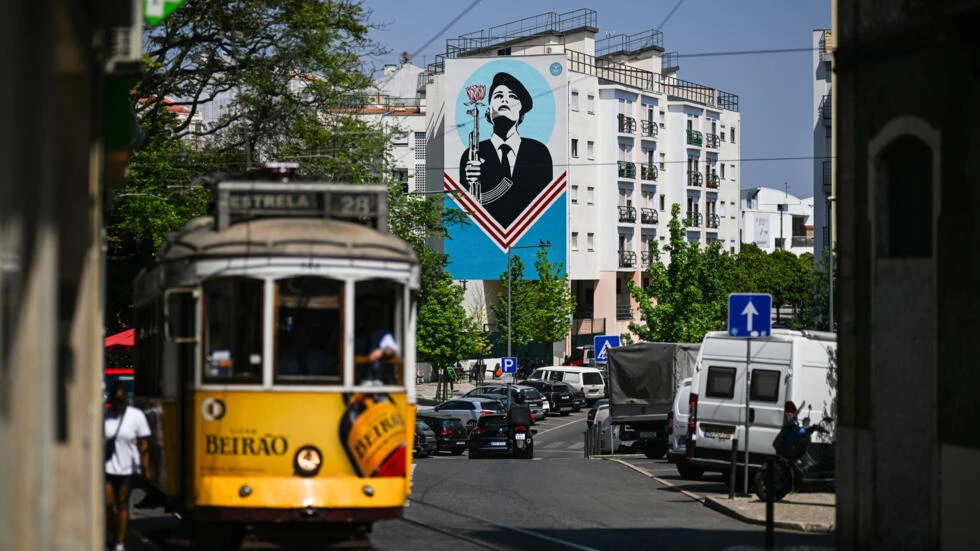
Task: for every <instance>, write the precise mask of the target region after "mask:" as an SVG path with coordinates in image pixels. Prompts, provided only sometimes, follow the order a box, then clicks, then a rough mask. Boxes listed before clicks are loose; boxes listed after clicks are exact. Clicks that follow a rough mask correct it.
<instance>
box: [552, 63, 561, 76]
mask: <svg viewBox="0 0 980 551" xmlns="http://www.w3.org/2000/svg"><path fill="white" fill-rule="evenodd" d="M549 70H550V71H551V74H552V75H554V76H558V75H560V74H561V63H558V62H557V61H556V62H554V63H552V64H551V67H549Z"/></svg>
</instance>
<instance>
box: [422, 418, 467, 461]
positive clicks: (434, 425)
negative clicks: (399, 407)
mask: <svg viewBox="0 0 980 551" xmlns="http://www.w3.org/2000/svg"><path fill="white" fill-rule="evenodd" d="M416 418H417V419H419V420H420V421H422V422H423V423H425V424H426V425H428V426H429V428H430V429H432V432H434V433H435V439H436V451H437V452H450V453H451V454H453V455H460V454H461V453H463V451H464V450H466V438H467V431H466V425H464V424H463V422H462V421H460V420H459V419H457V418H456V417H453V416H452V415H448V414H445V413H431V412H429V413H426V412H419V414H418V415H417V416H416Z"/></svg>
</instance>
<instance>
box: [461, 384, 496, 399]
mask: <svg viewBox="0 0 980 551" xmlns="http://www.w3.org/2000/svg"><path fill="white" fill-rule="evenodd" d="M498 388H504V384H503V383H493V384H488V385H480V386H476V387H473V389H472V390H470V391H469V392H467V393H466V394H463V395H462V396H461V398H471V397H473V396H483V395H485V394H490V393H491V392H493V391H494V390H496V389H498Z"/></svg>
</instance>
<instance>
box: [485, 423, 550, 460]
mask: <svg viewBox="0 0 980 551" xmlns="http://www.w3.org/2000/svg"><path fill="white" fill-rule="evenodd" d="M536 432H537V431H533V430H530V427H515V430H514V431H511V428H510V423H508V421H507V416H506V415H484V416H483V417H481V418H480V420H479V421H478V422H477V425H476V427H475V428H474V429H473V431H472V432H470V440H469V450H470V459H478V458H480V457H483V456H485V455H504V456H510V457H523V458H525V459H530V458H532V457H533V456H534V440H533V435H534V434H535V433H536Z"/></svg>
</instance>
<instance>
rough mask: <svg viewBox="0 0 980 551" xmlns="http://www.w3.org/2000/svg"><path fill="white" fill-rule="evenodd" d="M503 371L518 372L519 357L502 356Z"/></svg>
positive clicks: (501, 370)
mask: <svg viewBox="0 0 980 551" xmlns="http://www.w3.org/2000/svg"><path fill="white" fill-rule="evenodd" d="M500 372H501V373H517V358H500Z"/></svg>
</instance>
